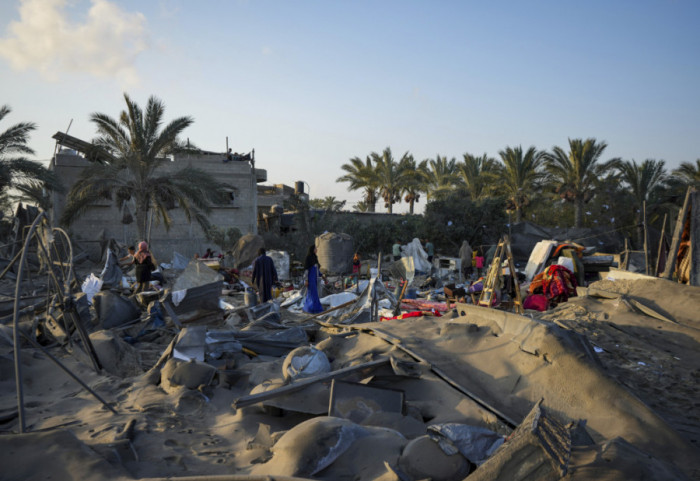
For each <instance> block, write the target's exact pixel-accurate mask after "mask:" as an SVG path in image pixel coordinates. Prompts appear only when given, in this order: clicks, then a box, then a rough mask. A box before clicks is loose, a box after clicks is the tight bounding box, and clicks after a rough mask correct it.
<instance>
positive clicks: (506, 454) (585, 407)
mask: <svg viewBox="0 0 700 481" xmlns="http://www.w3.org/2000/svg"><path fill="white" fill-rule="evenodd" d="M42 238H44V239H47V238H49V237H47V236H44V237H42ZM259 240H260V239H257V238H253V239H251V240H250V245H248V244H246V243H245V241H243V242H241V244H240V245H239V247H240V249H239V250H240V251H241V252H245V253H246V255H247V256H248V257H251V256H252V252H253V248H252V247H251V246H252V245H253V244H255V245H256V246H257V244H258V243H259ZM49 242H50V241H49ZM502 247H503V248H502V250H500V251H497V252H496V255H495V258H494V259H491V260H489V261H488V262H487V264H489V265H488V266H487V267H488V268H487V269H485V271H484V272H483V273H482V274H485V275H482V276H477V275H475V274H476V273H472V274H470V275H466V274H465V271H464V270H463V269H462V267H463V266H462V265H461V262H454V261H453V260H451V259H446V258H441V259H436V260H435V261H434V263H433V264H431V263H429V262H428V261H427V256H426V255H425V253H424V252H422V249H421V246H420V242H417V240H416V241H414V242H412V243H411V244H409V245H408V246H404V248H403V249H402V253H403V255H402V259H401V260H399V261H397V262H392V261H391V260H389V259H377V260H376V261H374V264H373V266H372V268H371V269H370V270H368V273H363V272H362V271H360V272H359V273H357V274H355V275H351V276H346V275H345V274H343V273H340V274H339V275H336V276H335V277H329V279H328V282H327V284H326V290H325V292H324V294H325V296H324V297H323V298H322V299H321V301H322V304H323V306H324V311H323V312H321V313H317V314H308V313H305V312H303V310H301V305H302V300H303V297H304V295H305V291H304V286H303V282H301V281H300V279H296V278H295V276H294V275H291V274H290V273H287V275H286V276H285V277H286V278H285V279H282V280H281V284H280V285H279V287H276V288H275V294H276V297H275V298H274V299H273V300H270V301H268V302H265V303H258V302H251V301H250V292H251V291H250V290H249V288H250V286H249V284H248V283H247V282H246V279H245V277H244V276H241V275H239V274H240V272H239V269H241V270H242V269H244V268H246V267H247V266H249V265H250V262H251V260H250V259H247V260H246V261H245V262H242V263H241V264H240V265H238V264H237V267H236V269H226V268H225V267H223V265H222V263H220V262H218V263H217V265H216V266H213V265H211V264H207V263H205V262H202V261H199V260H196V259H194V260H190V261H188V262H187V263H185V262H184V261H185V260H186V259H183V258H182V256H179V257H178V256H175V258H174V259H173V262H171V263H165V264H161V266H160V271H161V272H162V276H161V279H160V280H158V281H156V282H154V283H153V284H152V286H151V290H146V291H144V292H140V293H136V294H135V293H133V292H132V289H131V285H130V284H131V283H132V282H133V281H132V280H131V279H130V278H129V275H128V273H126V274H124V272H123V271H122V270H121V269H120V267H119V264H118V259H119V256H120V255H121V253H120V252H116V251H114V250H116V249H118V248H119V246H118V245H117V246H115V245H114V244H111V245H110V246H109V248H108V249H109V251H108V253H107V255H106V258H105V259H106V260H105V263H104V268H103V269H102V270H101V271H100V272H101V274H100V275H96V274H95V273H96V272H98V271H99V270H100V265H96V264H92V263H90V262H87V261H84V262H82V263H81V264H79V265H77V264H74V263H73V259H66V258H65V256H63V257H64V258H62V259H56V258H55V257H53V256H52V255H49V254H43V256H44V257H43V258H42V247H41V245H40V246H39V248H38V249H36V250H34V251H33V252H32V255H33V256H35V258H36V261H37V262H35V263H33V264H34V268H33V269H32V268H31V267H30V268H29V269H28V270H27V272H23V270H22V269H23V268H21V267H19V266H20V264H17V265H16V266H14V267H12V266H11V263H10V262H8V263H7V265H10V266H11V268H10V269H8V272H12V276H8V277H4V278H1V279H0V289H1V290H2V291H1V292H2V293H3V294H5V297H4V299H5V300H6V301H7V302H9V301H10V300H11V301H12V303H13V308H12V310H8V308H6V310H5V311H4V312H5V318H4V321H3V322H2V324H0V386H1V388H2V389H1V390H0V392H2V396H0V463H1V464H2V466H3V475H2V478H3V479H40V478H41V479H43V478H45V477H46V476H49V475H50V476H51V478H52V479H57V480H63V479H65V480H68V479H149V480H155V479H166V478H167V479H178V478H182V479H188V480H195V479H201V480H204V479H214V478H212V477H214V476H216V477H217V478H216V479H231V480H236V479H239V480H244V479H245V480H256V479H261V480H262V479H280V480H282V479H287V480H291V479H320V480H340V479H362V480H383V481H389V480H395V481H406V480H421V479H433V480H463V479H469V480H471V479H474V480H487V479H488V480H526V479H527V480H556V479H572V480H594V479H610V480H618V479H619V480H623V479H645V477H646V479H657V480H672V479H674V480H675V479H700V456H698V454H699V452H698V446H697V443H698V440H700V416H699V414H698V405H697V399H699V398H700V396H699V394H700V393H699V392H698V387H699V386H700V379H698V375H697V373H698V372H700V354H698V353H699V351H698V342H700V321H699V320H698V318H697V315H696V311H697V307H698V306H700V288H698V287H694V286H686V285H679V284H677V283H673V282H671V281H667V280H662V279H656V278H647V277H646V276H639V275H637V277H636V278H630V279H616V277H615V276H616V274H615V272H614V271H610V272H611V274H610V275H608V274H604V276H601V274H600V272H608V271H603V269H602V267H601V266H603V265H605V266H606V267H607V268H608V269H611V267H612V265H611V262H612V261H611V260H610V259H606V260H604V261H600V260H599V259H593V260H592V261H586V258H587V257H594V256H593V253H591V252H586V251H585V249H580V248H579V247H580V246H577V245H572V244H571V243H565V242H557V241H551V242H546V243H544V244H538V245H537V246H536V247H535V249H533V251H532V253H531V258H530V262H528V265H527V268H525V269H524V272H522V273H520V272H517V268H516V267H515V264H514V263H513V261H512V258H511V257H510V250H509V246H508V245H507V243H504V244H503V246H502ZM46 251H47V253H48V252H49V249H46ZM499 252H500V254H499ZM579 254H580V255H579ZM499 255H500V256H502V257H499ZM276 256H277V257H276V259H277V262H278V263H279V262H282V265H286V266H287V268H288V266H289V260H288V259H289V257H288V255H286V253H284V252H280V253H279V254H276ZM456 260H457V261H459V260H460V259H456ZM26 264H27V265H29V263H26ZM41 265H43V266H58V267H44V271H41V270H40V269H41V268H40V266H41ZM592 265H595V266H597V267H595V268H594V269H593V270H591V269H588V268H587V267H586V266H592ZM551 266H559V267H557V268H555V269H552V270H551V271H550V270H548V269H549V268H550V267H551ZM567 266H568V267H567ZM464 267H467V266H464ZM561 272H564V274H565V275H564V276H561V277H558V276H559V275H560V273H561ZM593 272H594V273H595V274H592V273H593ZM557 273H559V274H557ZM538 275H539V276H541V277H540V281H541V282H540V287H539V289H540V290H539V291H538V290H537V287H535V288H533V289H532V290H530V288H531V286H532V285H533V283H535V279H536V278H537V276H538ZM29 276H31V279H30V278H29ZM593 277H596V278H597V279H598V280H593ZM633 277H634V276H633ZM47 279H48V281H47ZM544 286H549V287H544ZM15 287H18V291H19V292H20V296H19V297H16V296H12V295H11V290H12V289H13V288H15ZM529 295H541V296H543V297H544V298H545V302H544V304H543V305H542V307H543V309H541V310H530V309H525V307H527V306H526V302H525V301H526V300H527V299H526V297H527V296H529ZM484 299H486V301H484ZM16 376H19V377H20V380H21V382H19V383H16ZM17 386H20V388H19V389H18V388H17Z"/></svg>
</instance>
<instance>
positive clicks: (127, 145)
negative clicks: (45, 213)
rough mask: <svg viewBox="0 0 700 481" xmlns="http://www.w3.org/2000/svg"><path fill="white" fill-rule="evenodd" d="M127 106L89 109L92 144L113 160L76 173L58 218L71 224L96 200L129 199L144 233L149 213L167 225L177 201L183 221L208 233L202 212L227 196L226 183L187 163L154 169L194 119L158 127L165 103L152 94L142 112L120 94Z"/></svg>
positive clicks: (143, 235) (120, 204)
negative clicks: (112, 111) (110, 111)
mask: <svg viewBox="0 0 700 481" xmlns="http://www.w3.org/2000/svg"><path fill="white" fill-rule="evenodd" d="M124 100H125V101H126V106H127V109H126V110H124V111H122V112H121V114H120V116H119V119H118V120H116V119H113V118H112V117H109V116H107V115H105V114H101V113H94V114H92V115H91V117H90V120H91V121H92V122H93V123H94V124H95V125H96V126H97V133H98V135H99V137H98V138H97V139H96V140H95V142H94V143H95V145H97V146H98V147H100V148H102V149H104V150H106V151H107V152H109V153H110V154H112V156H113V157H114V160H113V161H102V162H97V161H96V162H94V163H93V164H92V165H90V166H88V167H86V168H85V169H84V170H83V172H82V173H81V174H80V177H79V178H78V181H77V182H76V183H75V185H74V186H73V188H72V189H71V190H70V192H69V193H68V199H67V202H66V206H65V209H64V211H63V214H62V216H61V222H62V223H64V224H65V225H70V224H71V223H72V222H73V221H74V220H75V219H76V218H78V217H79V216H80V215H81V214H83V213H84V212H85V211H86V210H88V209H89V208H90V206H91V205H93V204H94V202H96V201H97V200H100V199H110V200H114V201H115V202H116V204H117V206H118V207H120V208H123V207H124V206H125V204H126V203H127V202H130V201H132V200H133V202H134V204H135V217H136V228H137V230H138V234H139V237H140V238H142V239H145V238H146V231H147V219H148V215H149V212H152V213H153V215H154V216H155V218H156V219H158V220H159V221H161V222H162V223H163V224H164V225H165V227H166V229H169V228H170V225H171V223H172V220H171V217H170V214H169V212H168V211H169V210H170V209H172V208H174V207H175V206H179V208H180V209H182V211H183V212H184V214H185V216H186V217H187V220H188V221H190V222H191V221H192V220H193V219H194V220H195V221H197V222H198V223H199V224H200V225H201V226H202V228H203V230H204V231H205V232H207V231H208V230H209V228H210V223H209V221H208V219H207V214H208V213H209V212H210V211H211V206H212V204H213V203H216V202H220V201H222V199H223V198H224V196H225V195H226V190H225V189H226V187H227V186H226V184H223V183H221V182H218V181H217V180H216V179H214V178H213V177H212V176H211V175H209V174H207V173H206V172H204V171H203V170H201V169H197V168H194V167H192V166H187V167H185V168H183V169H180V170H178V171H176V172H174V173H161V172H159V171H158V167H160V166H161V165H162V164H163V163H164V162H167V160H166V159H164V158H163V157H162V156H163V155H164V153H165V152H169V151H172V150H173V149H175V148H176V146H177V141H178V135H179V134H180V133H181V132H182V131H183V130H184V129H185V128H187V127H188V126H189V125H191V124H192V122H193V120H192V118H191V117H179V118H177V119H175V120H173V121H171V122H170V123H168V124H167V125H166V126H165V127H163V128H162V129H161V124H162V120H163V113H164V111H165V106H164V104H163V103H162V102H161V101H160V100H159V99H157V98H156V97H153V96H151V97H150V98H149V99H148V103H147V105H146V109H145V111H144V110H142V109H141V108H140V107H139V106H138V105H137V104H136V102H134V101H132V100H131V99H130V98H129V96H128V95H127V94H124Z"/></svg>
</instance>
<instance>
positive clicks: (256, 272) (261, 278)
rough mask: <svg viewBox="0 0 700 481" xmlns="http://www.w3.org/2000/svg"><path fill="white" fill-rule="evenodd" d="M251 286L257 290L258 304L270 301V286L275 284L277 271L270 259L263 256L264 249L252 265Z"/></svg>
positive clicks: (259, 252)
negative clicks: (253, 285)
mask: <svg viewBox="0 0 700 481" xmlns="http://www.w3.org/2000/svg"><path fill="white" fill-rule="evenodd" d="M252 281H253V284H255V286H256V287H257V288H258V296H259V297H260V302H267V301H269V300H270V299H272V285H273V284H274V283H276V282H277V269H275V263H274V262H273V261H272V259H271V258H270V257H269V256H267V255H266V254H265V248H264V247H261V248H260V250H259V251H258V257H257V259H255V262H254V263H253V279H252Z"/></svg>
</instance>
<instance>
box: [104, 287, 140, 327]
mask: <svg viewBox="0 0 700 481" xmlns="http://www.w3.org/2000/svg"><path fill="white" fill-rule="evenodd" d="M92 304H93V306H94V307H95V312H96V313H97V320H98V322H99V324H100V326H101V327H102V328H103V329H111V328H113V327H118V326H121V325H123V324H126V323H127V322H130V321H133V320H134V319H138V318H139V317H140V316H141V310H140V309H139V308H138V306H137V305H136V304H135V302H134V301H133V300H132V299H129V298H127V297H124V296H120V295H119V294H115V293H114V292H112V291H101V292H98V293H97V294H95V296H94V297H93V298H92Z"/></svg>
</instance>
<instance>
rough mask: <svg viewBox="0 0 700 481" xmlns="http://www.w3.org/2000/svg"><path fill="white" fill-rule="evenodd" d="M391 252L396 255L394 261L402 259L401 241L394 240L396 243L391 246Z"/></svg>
mask: <svg viewBox="0 0 700 481" xmlns="http://www.w3.org/2000/svg"><path fill="white" fill-rule="evenodd" d="M391 253H392V255H393V256H394V262H396V261H398V260H400V259H401V244H399V241H396V242H394V245H393V246H391Z"/></svg>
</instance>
